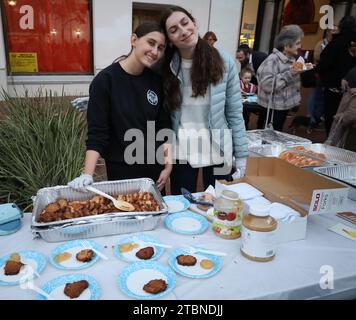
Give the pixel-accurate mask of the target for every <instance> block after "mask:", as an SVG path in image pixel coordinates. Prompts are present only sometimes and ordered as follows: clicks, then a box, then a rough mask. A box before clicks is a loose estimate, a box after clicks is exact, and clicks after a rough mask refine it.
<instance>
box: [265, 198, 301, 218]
mask: <svg viewBox="0 0 356 320" xmlns="http://www.w3.org/2000/svg"><path fill="white" fill-rule="evenodd" d="M269 214H270V216H271V217H273V218H275V219H276V220H279V221H286V222H289V223H291V222H293V221H294V220H295V218H296V217H300V214H299V212H298V211H296V210H294V209H292V208H290V207H288V206H286V205H284V204H283V203H279V202H273V203H272V204H271V208H270V212H269Z"/></svg>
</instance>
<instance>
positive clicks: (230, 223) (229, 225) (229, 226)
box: [213, 190, 244, 239]
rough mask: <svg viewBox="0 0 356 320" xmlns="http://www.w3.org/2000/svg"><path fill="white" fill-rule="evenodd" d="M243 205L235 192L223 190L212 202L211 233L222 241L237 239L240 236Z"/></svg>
mask: <svg viewBox="0 0 356 320" xmlns="http://www.w3.org/2000/svg"><path fill="white" fill-rule="evenodd" d="M243 207H244V205H243V203H242V201H241V200H240V198H239V195H238V194H237V193H236V192H233V191H230V190H224V191H222V193H221V196H220V197H219V198H217V199H216V200H215V201H214V220H213V231H214V232H215V234H216V235H217V236H219V237H221V238H224V239H237V238H239V237H240V236H241V233H240V228H241V221H242V212H243Z"/></svg>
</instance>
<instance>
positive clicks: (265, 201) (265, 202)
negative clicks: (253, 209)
mask: <svg viewBox="0 0 356 320" xmlns="http://www.w3.org/2000/svg"><path fill="white" fill-rule="evenodd" d="M244 202H245V203H246V204H247V205H249V206H251V205H254V204H261V205H270V204H271V201H269V200H268V199H266V198H265V197H262V196H261V197H256V198H253V199H248V200H244Z"/></svg>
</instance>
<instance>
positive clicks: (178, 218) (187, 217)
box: [164, 211, 209, 235]
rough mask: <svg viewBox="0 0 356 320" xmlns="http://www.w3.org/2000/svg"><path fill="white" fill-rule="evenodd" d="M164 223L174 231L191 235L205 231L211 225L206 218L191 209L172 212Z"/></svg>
mask: <svg viewBox="0 0 356 320" xmlns="http://www.w3.org/2000/svg"><path fill="white" fill-rule="evenodd" d="M164 223H165V225H166V227H167V228H168V229H169V230H171V231H173V232H176V233H180V234H189V235H194V234H201V233H204V232H205V231H206V230H207V229H208V227H209V223H208V220H207V219H206V218H204V217H202V216H200V215H198V214H196V213H192V212H189V211H184V212H177V213H173V214H170V215H168V216H167V217H166V219H165V220H164Z"/></svg>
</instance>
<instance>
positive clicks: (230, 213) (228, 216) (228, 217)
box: [226, 212, 236, 221]
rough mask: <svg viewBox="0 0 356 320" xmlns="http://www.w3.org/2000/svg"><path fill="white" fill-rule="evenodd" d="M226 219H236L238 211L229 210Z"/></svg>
mask: <svg viewBox="0 0 356 320" xmlns="http://www.w3.org/2000/svg"><path fill="white" fill-rule="evenodd" d="M226 219H227V220H228V221H233V220H235V219H236V213H235V212H229V213H228V214H227V215H226Z"/></svg>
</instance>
